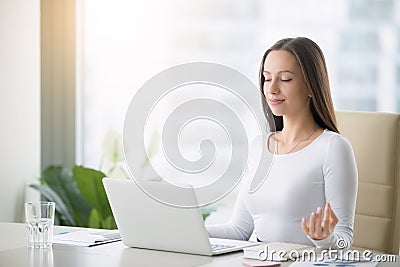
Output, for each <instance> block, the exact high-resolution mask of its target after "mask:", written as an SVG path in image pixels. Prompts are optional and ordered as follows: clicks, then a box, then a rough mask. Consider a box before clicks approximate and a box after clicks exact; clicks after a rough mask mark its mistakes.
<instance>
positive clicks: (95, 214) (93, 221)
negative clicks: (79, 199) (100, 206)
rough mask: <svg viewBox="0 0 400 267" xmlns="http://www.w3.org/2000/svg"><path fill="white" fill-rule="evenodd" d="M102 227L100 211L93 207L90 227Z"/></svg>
mask: <svg viewBox="0 0 400 267" xmlns="http://www.w3.org/2000/svg"><path fill="white" fill-rule="evenodd" d="M100 227H101V222H100V218H99V213H98V212H97V210H96V209H92V211H91V212H90V217H89V228H100Z"/></svg>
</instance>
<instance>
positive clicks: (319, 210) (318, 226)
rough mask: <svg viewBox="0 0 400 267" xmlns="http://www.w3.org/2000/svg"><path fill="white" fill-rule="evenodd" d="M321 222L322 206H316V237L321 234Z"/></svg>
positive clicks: (319, 236)
mask: <svg viewBox="0 0 400 267" xmlns="http://www.w3.org/2000/svg"><path fill="white" fill-rule="evenodd" d="M321 222H322V208H321V207H318V208H317V212H316V214H315V229H314V231H315V233H314V235H315V237H317V238H321V234H322V226H321Z"/></svg>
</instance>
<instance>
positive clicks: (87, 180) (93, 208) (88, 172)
mask: <svg viewBox="0 0 400 267" xmlns="http://www.w3.org/2000/svg"><path fill="white" fill-rule="evenodd" d="M105 176H106V175H105V174H104V173H102V172H100V171H97V170H94V169H90V168H85V167H83V166H75V167H74V168H73V170H72V172H71V171H70V170H69V169H67V168H65V167H61V166H50V167H48V168H47V169H45V170H44V171H43V173H42V177H41V178H40V184H32V185H30V186H31V187H33V188H35V189H36V190H38V191H40V193H41V194H42V196H43V198H45V199H46V200H49V201H54V202H55V203H56V218H55V220H56V223H57V224H59V225H68V226H80V227H90V228H103V229H115V228H117V227H116V223H115V220H114V217H113V214H112V211H111V207H110V204H109V203H108V199H107V195H106V193H105V190H104V187H103V184H102V178H103V177H105Z"/></svg>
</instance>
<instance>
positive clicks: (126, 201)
mask: <svg viewBox="0 0 400 267" xmlns="http://www.w3.org/2000/svg"><path fill="white" fill-rule="evenodd" d="M103 184H104V187H105V190H106V193H107V197H108V200H109V202H110V205H111V209H112V212H113V214H114V217H115V221H116V223H117V226H118V229H119V232H120V234H121V237H122V242H123V243H124V244H125V245H126V246H128V247H136V248H146V249H155V250H164V251H173V252H182V253H190V254H198V255H207V256H211V255H218V254H222V253H227V252H233V251H238V250H241V249H243V248H245V247H250V246H254V245H256V244H257V243H255V242H248V241H240V240H229V239H217V238H208V233H207V231H206V229H205V226H204V223H203V219H202V216H201V213H200V210H199V208H177V207H174V206H170V205H166V204H163V203H161V202H160V201H157V200H155V199H153V198H152V197H150V196H149V195H147V194H146V193H145V192H143V191H142V189H141V188H140V187H139V186H138V185H137V184H136V182H135V181H133V180H129V179H113V178H104V179H103ZM141 185H145V186H146V188H147V189H151V192H155V193H156V194H157V195H158V196H161V195H162V194H163V192H166V191H165V190H164V189H165V183H164V182H150V181H149V182H141ZM174 197H175V198H184V199H185V201H186V200H187V201H188V202H190V203H194V201H196V195H195V192H194V190H193V189H191V190H185V191H184V193H183V194H180V195H179V194H178V196H176V195H175V196H174ZM196 202H197V201H196Z"/></svg>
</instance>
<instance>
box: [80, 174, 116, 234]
mask: <svg viewBox="0 0 400 267" xmlns="http://www.w3.org/2000/svg"><path fill="white" fill-rule="evenodd" d="M73 176H74V179H75V181H76V183H77V186H78V188H79V190H80V191H81V193H82V195H83V196H84V198H85V199H86V200H87V202H89V203H90V205H92V207H93V208H94V209H96V211H97V213H98V215H99V220H100V221H101V222H103V221H104V220H105V218H107V217H108V216H110V215H111V216H112V211H111V207H110V204H109V203H108V199H107V195H106V191H105V190H104V186H103V182H102V179H103V178H104V177H105V176H106V175H105V174H104V173H102V172H100V171H97V170H93V169H89V168H85V167H82V166H75V167H74V169H73ZM101 227H103V226H102V225H101Z"/></svg>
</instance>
